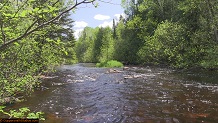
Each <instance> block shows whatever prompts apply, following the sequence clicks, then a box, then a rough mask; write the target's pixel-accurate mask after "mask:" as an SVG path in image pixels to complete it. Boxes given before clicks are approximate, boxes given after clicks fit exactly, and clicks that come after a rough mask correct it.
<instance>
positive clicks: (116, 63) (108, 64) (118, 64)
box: [96, 60, 123, 68]
mask: <svg viewBox="0 0 218 123" xmlns="http://www.w3.org/2000/svg"><path fill="white" fill-rule="evenodd" d="M96 66H97V67H109V68H112V67H123V64H122V63H121V62H119V61H116V60H110V61H106V62H100V63H97V64H96Z"/></svg>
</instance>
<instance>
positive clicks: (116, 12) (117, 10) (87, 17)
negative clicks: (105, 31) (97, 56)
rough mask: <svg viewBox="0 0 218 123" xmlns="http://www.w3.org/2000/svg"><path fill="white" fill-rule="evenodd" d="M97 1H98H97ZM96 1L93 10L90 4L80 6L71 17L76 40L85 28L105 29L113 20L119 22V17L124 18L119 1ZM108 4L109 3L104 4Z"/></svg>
mask: <svg viewBox="0 0 218 123" xmlns="http://www.w3.org/2000/svg"><path fill="white" fill-rule="evenodd" d="M97 1H98V0H97ZM102 1H105V2H100V1H98V6H97V8H95V7H94V6H93V5H92V4H89V5H87V4H86V5H85V4H84V5H80V6H79V7H78V8H77V9H76V11H75V13H73V14H72V15H71V18H72V19H73V20H74V21H75V22H74V31H75V33H74V35H75V37H76V38H78V36H79V33H80V32H81V31H82V30H83V29H84V28H85V27H86V26H88V27H92V28H95V27H106V26H110V27H112V25H113V19H115V20H116V21H118V20H119V17H120V15H123V16H124V9H123V8H122V7H121V5H120V4H121V0H102ZM106 2H109V3H106Z"/></svg>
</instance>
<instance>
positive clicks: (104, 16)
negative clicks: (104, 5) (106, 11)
mask: <svg viewBox="0 0 218 123" xmlns="http://www.w3.org/2000/svg"><path fill="white" fill-rule="evenodd" d="M110 18H111V17H110V16H107V15H101V14H97V15H95V16H94V19H96V20H108V19H110Z"/></svg>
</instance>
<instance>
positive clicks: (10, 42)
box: [0, 0, 95, 51]
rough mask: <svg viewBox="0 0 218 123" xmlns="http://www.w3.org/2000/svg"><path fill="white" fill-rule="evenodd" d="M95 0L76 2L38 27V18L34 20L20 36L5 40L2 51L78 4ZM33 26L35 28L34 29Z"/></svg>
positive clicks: (1, 47)
mask: <svg viewBox="0 0 218 123" xmlns="http://www.w3.org/2000/svg"><path fill="white" fill-rule="evenodd" d="M94 1H95V0H83V1H81V2H76V3H75V5H73V6H72V7H70V8H68V9H66V10H65V11H63V12H61V13H60V14H59V15H57V16H56V17H54V18H52V19H50V20H48V21H46V22H44V23H42V24H41V25H38V26H37V27H35V28H33V27H34V25H35V24H36V22H37V20H36V21H34V22H33V23H32V24H31V25H30V26H29V27H28V28H27V29H26V31H25V32H24V33H23V34H21V35H20V36H19V37H17V38H15V39H12V40H9V41H5V43H4V44H2V45H1V46H0V51H2V50H4V49H6V48H7V47H8V46H9V45H10V44H13V43H15V42H18V41H19V40H21V39H23V38H25V37H27V36H28V35H30V34H32V33H33V32H35V31H38V30H39V29H41V28H42V27H44V26H47V25H49V24H51V23H52V22H54V21H55V20H57V19H59V18H60V17H61V16H62V15H64V14H66V13H68V12H69V11H71V10H72V9H74V8H76V7H77V6H79V5H80V4H88V3H93V2H94ZM32 28H33V29H32Z"/></svg>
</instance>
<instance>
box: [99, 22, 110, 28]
mask: <svg viewBox="0 0 218 123" xmlns="http://www.w3.org/2000/svg"><path fill="white" fill-rule="evenodd" d="M107 26H109V27H110V28H112V27H113V21H110V22H109V21H105V22H104V23H103V24H100V25H99V27H103V28H104V27H107Z"/></svg>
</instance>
